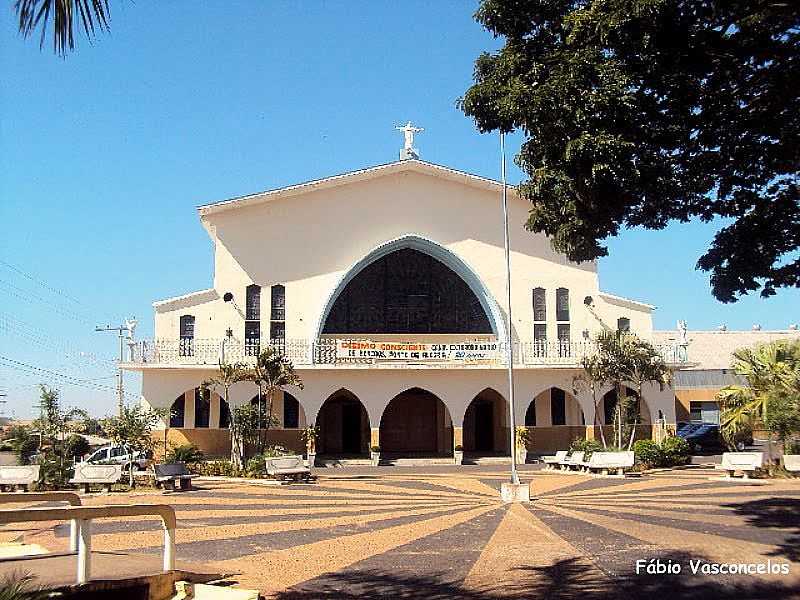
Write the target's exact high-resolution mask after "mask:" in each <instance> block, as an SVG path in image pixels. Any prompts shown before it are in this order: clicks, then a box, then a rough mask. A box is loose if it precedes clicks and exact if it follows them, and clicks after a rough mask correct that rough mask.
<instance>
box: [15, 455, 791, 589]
mask: <svg viewBox="0 0 800 600" xmlns="http://www.w3.org/2000/svg"><path fill="white" fill-rule="evenodd" d="M320 474H321V476H320V481H319V483H317V484H316V485H291V486H281V487H277V486H263V485H255V484H243V483H231V482H226V481H203V482H200V483H199V485H198V487H199V488H200V489H197V490H196V491H193V492H188V493H175V494H169V495H162V494H147V493H143V494H133V495H130V496H124V495H119V494H115V495H113V496H112V498H113V500H112V501H114V502H121V501H127V502H132V501H136V502H168V503H170V504H172V505H174V506H175V508H176V511H177V513H178V520H179V534H178V557H179V559H181V560H184V561H193V562H199V563H203V564H204V565H205V566H206V567H208V566H210V567H212V568H214V569H216V570H218V571H221V572H225V573H229V574H231V579H232V580H235V581H237V582H238V583H239V584H240V585H242V586H245V587H256V588H258V589H260V590H262V591H263V592H264V593H266V594H267V595H268V596H272V597H276V598H302V599H312V598H420V599H421V598H467V599H473V600H492V599H494V598H520V599H522V598H579V597H580V598H581V599H582V600H586V599H593V598H622V597H624V598H654V597H657V596H658V594H666V593H669V594H670V595H671V596H672V597H677V598H679V597H691V598H715V599H716V598H723V599H725V598H731V600H733V599H734V598H735V599H737V600H741V599H742V598H788V597H800V587H799V586H800V481H798V480H792V481H790V480H785V481H771V482H769V483H767V484H766V485H763V484H758V483H752V484H748V483H745V482H722V481H719V480H714V481H712V480H710V478H712V477H714V473H713V471H708V470H693V471H679V472H666V473H662V474H656V475H649V476H645V477H641V478H628V479H625V480H618V479H591V478H588V477H585V476H582V475H576V474H572V475H569V474H560V473H544V472H534V471H525V472H524V473H523V476H524V479H526V480H530V481H532V484H533V493H534V495H535V496H536V500H535V501H534V502H533V503H532V504H530V505H524V506H523V505H519V504H517V505H512V506H506V505H502V504H500V503H499V501H498V493H497V489H498V487H499V483H500V482H501V481H503V480H504V478H505V473H504V471H503V470H502V468H501V467H482V468H474V469H463V470H455V469H448V468H428V469H422V468H420V469H418V470H416V471H415V472H412V471H404V470H399V469H379V470H367V469H364V470H360V471H355V470H354V471H347V470H342V471H320ZM107 502H109V497H108V496H95V497H92V498H91V499H87V503H107ZM93 531H94V536H93V543H94V547H95V549H98V550H114V551H119V550H136V551H142V552H160V550H161V543H162V542H161V540H162V537H161V536H162V534H161V531H160V526H159V524H158V523H156V522H155V521H152V520H148V519H144V518H138V519H126V520H124V521H116V522H112V521H100V522H97V523H96V524H95V525H94V529H93ZM10 537H13V535H11V534H9V532H4V538H3V539H9V538H10ZM25 538H26V539H27V540H29V541H31V542H34V543H38V544H41V545H43V546H45V547H48V548H51V549H58V548H63V547H64V545H65V544H66V527H64V526H56V527H54V528H45V529H42V530H39V531H35V532H33V531H28V532H26V533H25ZM638 559H643V560H645V561H647V560H649V559H660V560H661V561H662V562H664V563H666V562H667V561H669V560H672V561H673V564H680V565H681V567H682V573H681V574H680V575H675V574H673V575H649V576H648V575H647V574H645V573H642V574H639V575H637V574H636V573H635V568H636V561H637V560H638ZM690 559H692V560H703V561H708V562H716V563H766V561H767V560H771V561H773V562H778V563H789V567H790V574H789V575H788V576H746V575H744V576H716V577H715V576H710V575H702V574H697V575H693V574H691V572H690V564H689V560H690Z"/></svg>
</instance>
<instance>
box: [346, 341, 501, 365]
mask: <svg viewBox="0 0 800 600" xmlns="http://www.w3.org/2000/svg"><path fill="white" fill-rule="evenodd" d="M499 356H500V347H499V344H498V343H497V342H458V343H442V344H427V343H416V342H370V341H365V340H358V341H354V340H336V358H337V359H362V360H363V359H372V360H401V361H434V362H473V361H475V362H485V361H493V360H496V359H497V358H498V357H499Z"/></svg>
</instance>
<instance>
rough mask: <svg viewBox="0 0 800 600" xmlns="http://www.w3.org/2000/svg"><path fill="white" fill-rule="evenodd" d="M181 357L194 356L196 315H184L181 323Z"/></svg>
mask: <svg viewBox="0 0 800 600" xmlns="http://www.w3.org/2000/svg"><path fill="white" fill-rule="evenodd" d="M178 354H179V355H180V356H194V315H182V316H181V321H180V345H179V349H178Z"/></svg>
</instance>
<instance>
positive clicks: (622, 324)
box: [617, 317, 631, 333]
mask: <svg viewBox="0 0 800 600" xmlns="http://www.w3.org/2000/svg"><path fill="white" fill-rule="evenodd" d="M617 331H618V332H620V333H630V331H631V320H630V319H629V318H627V317H620V318H619V319H617Z"/></svg>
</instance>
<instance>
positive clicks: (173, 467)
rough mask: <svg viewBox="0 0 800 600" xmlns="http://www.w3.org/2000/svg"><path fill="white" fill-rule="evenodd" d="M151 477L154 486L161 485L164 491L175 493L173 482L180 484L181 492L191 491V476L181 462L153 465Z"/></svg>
mask: <svg viewBox="0 0 800 600" xmlns="http://www.w3.org/2000/svg"><path fill="white" fill-rule="evenodd" d="M153 475H154V477H155V480H156V485H163V486H164V488H165V489H168V490H171V491H173V492H174V491H175V482H176V481H178V482H180V486H181V490H190V489H192V477H194V475H192V474H191V473H189V470H188V469H187V468H186V465H185V464H183V463H182V462H178V463H167V464H163V465H153Z"/></svg>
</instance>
